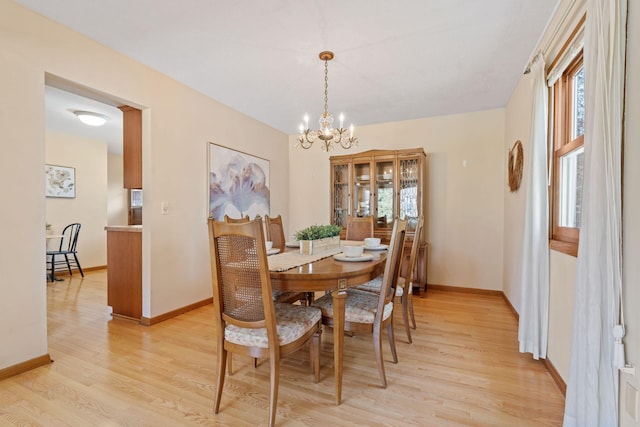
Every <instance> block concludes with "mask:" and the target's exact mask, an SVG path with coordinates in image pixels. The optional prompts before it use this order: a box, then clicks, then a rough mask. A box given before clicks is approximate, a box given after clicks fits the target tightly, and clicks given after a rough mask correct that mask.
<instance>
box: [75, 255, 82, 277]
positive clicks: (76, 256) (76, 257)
mask: <svg viewBox="0 0 640 427" xmlns="http://www.w3.org/2000/svg"><path fill="white" fill-rule="evenodd" d="M73 258H74V259H75V260H76V265H77V266H78V270H80V275H81V276H82V277H84V272H83V271H82V267H80V262H79V261H78V255H76V254H75V253H74V254H73Z"/></svg>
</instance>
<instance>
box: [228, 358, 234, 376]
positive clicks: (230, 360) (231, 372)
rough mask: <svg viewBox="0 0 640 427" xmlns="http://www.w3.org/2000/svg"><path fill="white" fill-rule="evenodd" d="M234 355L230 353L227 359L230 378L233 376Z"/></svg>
mask: <svg viewBox="0 0 640 427" xmlns="http://www.w3.org/2000/svg"><path fill="white" fill-rule="evenodd" d="M232 365H233V353H229V356H228V357H227V371H228V372H229V376H231V375H233V366H232Z"/></svg>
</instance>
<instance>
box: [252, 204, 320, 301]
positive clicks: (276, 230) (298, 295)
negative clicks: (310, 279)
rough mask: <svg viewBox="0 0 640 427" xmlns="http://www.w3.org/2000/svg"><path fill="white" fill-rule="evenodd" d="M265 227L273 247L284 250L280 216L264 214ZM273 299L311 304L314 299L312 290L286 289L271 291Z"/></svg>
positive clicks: (282, 226) (282, 227)
mask: <svg viewBox="0 0 640 427" xmlns="http://www.w3.org/2000/svg"><path fill="white" fill-rule="evenodd" d="M264 222H265V229H266V231H267V240H268V241H270V242H273V247H274V248H278V249H280V252H281V253H282V252H284V250H285V246H286V245H285V243H286V241H285V237H284V225H283V224H282V216H281V215H278V216H276V217H270V216H269V215H266V216H265V217H264ZM273 299H274V300H275V301H277V302H288V303H294V302H297V301H300V303H302V304H311V302H312V301H313V299H314V293H313V292H287V291H273Z"/></svg>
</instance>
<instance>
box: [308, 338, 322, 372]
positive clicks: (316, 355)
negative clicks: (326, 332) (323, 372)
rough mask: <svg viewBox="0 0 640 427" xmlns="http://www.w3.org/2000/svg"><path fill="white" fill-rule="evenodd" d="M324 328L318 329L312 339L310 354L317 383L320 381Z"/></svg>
mask: <svg viewBox="0 0 640 427" xmlns="http://www.w3.org/2000/svg"><path fill="white" fill-rule="evenodd" d="M321 333H322V328H318V330H317V331H316V333H315V334H313V337H312V338H311V345H310V346H309V353H310V358H311V368H312V369H313V375H314V380H315V382H319V381H320V334H321Z"/></svg>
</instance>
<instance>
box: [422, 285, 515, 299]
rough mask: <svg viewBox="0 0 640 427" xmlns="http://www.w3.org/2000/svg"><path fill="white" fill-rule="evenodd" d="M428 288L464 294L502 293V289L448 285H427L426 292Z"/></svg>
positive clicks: (499, 294)
mask: <svg viewBox="0 0 640 427" xmlns="http://www.w3.org/2000/svg"><path fill="white" fill-rule="evenodd" d="M430 289H433V290H436V291H447V292H461V293H465V294H476V295H492V296H502V295H504V293H503V292H502V291H494V290H492V289H478V288H463V287H460V286H448V285H432V284H429V285H427V292H429V290H430Z"/></svg>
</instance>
